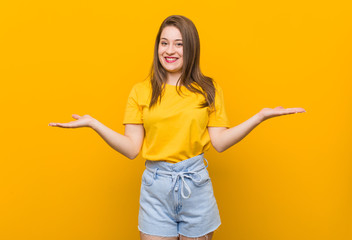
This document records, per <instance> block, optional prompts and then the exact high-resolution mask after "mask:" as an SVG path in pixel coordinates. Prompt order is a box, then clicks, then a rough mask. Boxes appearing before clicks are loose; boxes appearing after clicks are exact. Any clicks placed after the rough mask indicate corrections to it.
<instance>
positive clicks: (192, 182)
mask: <svg viewBox="0 0 352 240" xmlns="http://www.w3.org/2000/svg"><path fill="white" fill-rule="evenodd" d="M204 160H205V161H206V162H207V163H208V161H207V160H206V159H205V158H204V153H201V154H200V155H197V156H195V157H192V158H189V159H186V160H183V161H181V162H178V163H169V162H165V161H149V160H146V162H145V165H146V169H145V170H144V172H143V175H142V184H141V193H140V207H139V216H138V229H139V230H140V231H141V232H142V233H145V234H149V235H154V236H163V237H176V236H178V235H179V234H181V235H183V236H186V237H190V238H194V237H201V236H203V235H206V234H207V233H209V232H212V231H214V230H216V229H217V228H218V227H219V226H220V224H221V221H220V215H219V210H218V206H217V203H216V200H215V197H214V192H213V186H212V183H211V180H210V177H209V173H208V170H207V167H208V165H205V164H204Z"/></svg>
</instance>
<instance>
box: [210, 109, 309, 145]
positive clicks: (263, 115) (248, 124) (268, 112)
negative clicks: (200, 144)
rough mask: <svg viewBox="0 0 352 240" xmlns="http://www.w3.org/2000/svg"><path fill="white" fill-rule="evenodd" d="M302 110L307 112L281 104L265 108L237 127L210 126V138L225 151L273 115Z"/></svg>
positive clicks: (300, 110)
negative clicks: (272, 107)
mask: <svg viewBox="0 0 352 240" xmlns="http://www.w3.org/2000/svg"><path fill="white" fill-rule="evenodd" d="M302 112H305V110H304V109H303V108H287V109H284V108H283V107H281V106H280V107H276V108H274V109H271V108H263V109H262V110H261V111H260V112H259V113H257V114H255V115H254V116H253V117H251V118H250V119H248V120H247V121H245V122H243V123H241V124H239V125H237V126H235V127H232V128H226V127H208V132H209V136H210V140H211V143H212V145H213V147H214V148H215V150H216V151H218V152H223V151H225V150H226V149H228V148H229V147H231V146H233V145H234V144H236V143H238V142H239V141H241V140H242V139H243V138H244V137H245V136H247V135H248V134H249V133H250V132H251V131H252V130H253V129H254V128H255V127H256V126H258V125H259V124H260V123H261V122H263V121H265V120H267V119H269V118H272V117H277V116H281V115H286V114H292V113H302Z"/></svg>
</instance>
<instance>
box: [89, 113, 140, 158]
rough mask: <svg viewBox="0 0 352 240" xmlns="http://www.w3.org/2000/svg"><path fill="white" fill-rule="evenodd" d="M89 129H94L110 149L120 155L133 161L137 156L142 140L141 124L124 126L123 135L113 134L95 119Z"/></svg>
mask: <svg viewBox="0 0 352 240" xmlns="http://www.w3.org/2000/svg"><path fill="white" fill-rule="evenodd" d="M91 128H92V129H94V131H96V132H97V133H98V134H99V135H100V136H101V137H102V138H103V139H104V140H105V142H107V144H109V145H110V147H112V148H113V149H115V150H116V151H118V152H119V153H121V154H122V155H124V156H126V157H128V158H129V159H135V158H136V157H137V156H138V154H139V151H140V149H141V147H142V143H143V138H144V127H143V124H126V125H125V135H122V134H120V133H118V132H115V131H114V130H112V129H110V128H108V127H107V126H105V125H104V124H102V123H101V122H99V121H98V120H96V119H94V120H93V121H92V123H91Z"/></svg>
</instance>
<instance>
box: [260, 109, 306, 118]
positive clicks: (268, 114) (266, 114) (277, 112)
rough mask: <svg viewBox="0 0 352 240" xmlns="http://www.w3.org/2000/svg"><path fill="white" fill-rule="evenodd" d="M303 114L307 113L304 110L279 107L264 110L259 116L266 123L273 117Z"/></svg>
mask: <svg viewBox="0 0 352 240" xmlns="http://www.w3.org/2000/svg"><path fill="white" fill-rule="evenodd" d="M303 112H306V111H305V110H304V109H303V108H283V107H281V106H279V107H276V108H263V109H262V110H261V111H260V112H259V115H260V116H261V117H262V121H264V120H267V119H269V118H272V117H277V116H281V115H287V114H293V113H303Z"/></svg>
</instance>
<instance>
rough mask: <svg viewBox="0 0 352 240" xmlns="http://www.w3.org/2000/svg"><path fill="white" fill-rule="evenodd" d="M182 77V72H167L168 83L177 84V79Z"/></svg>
mask: <svg viewBox="0 0 352 240" xmlns="http://www.w3.org/2000/svg"><path fill="white" fill-rule="evenodd" d="M180 77H181V73H168V74H167V81H166V83H167V84H170V85H176V83H177V80H178V79H179V78H180Z"/></svg>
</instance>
